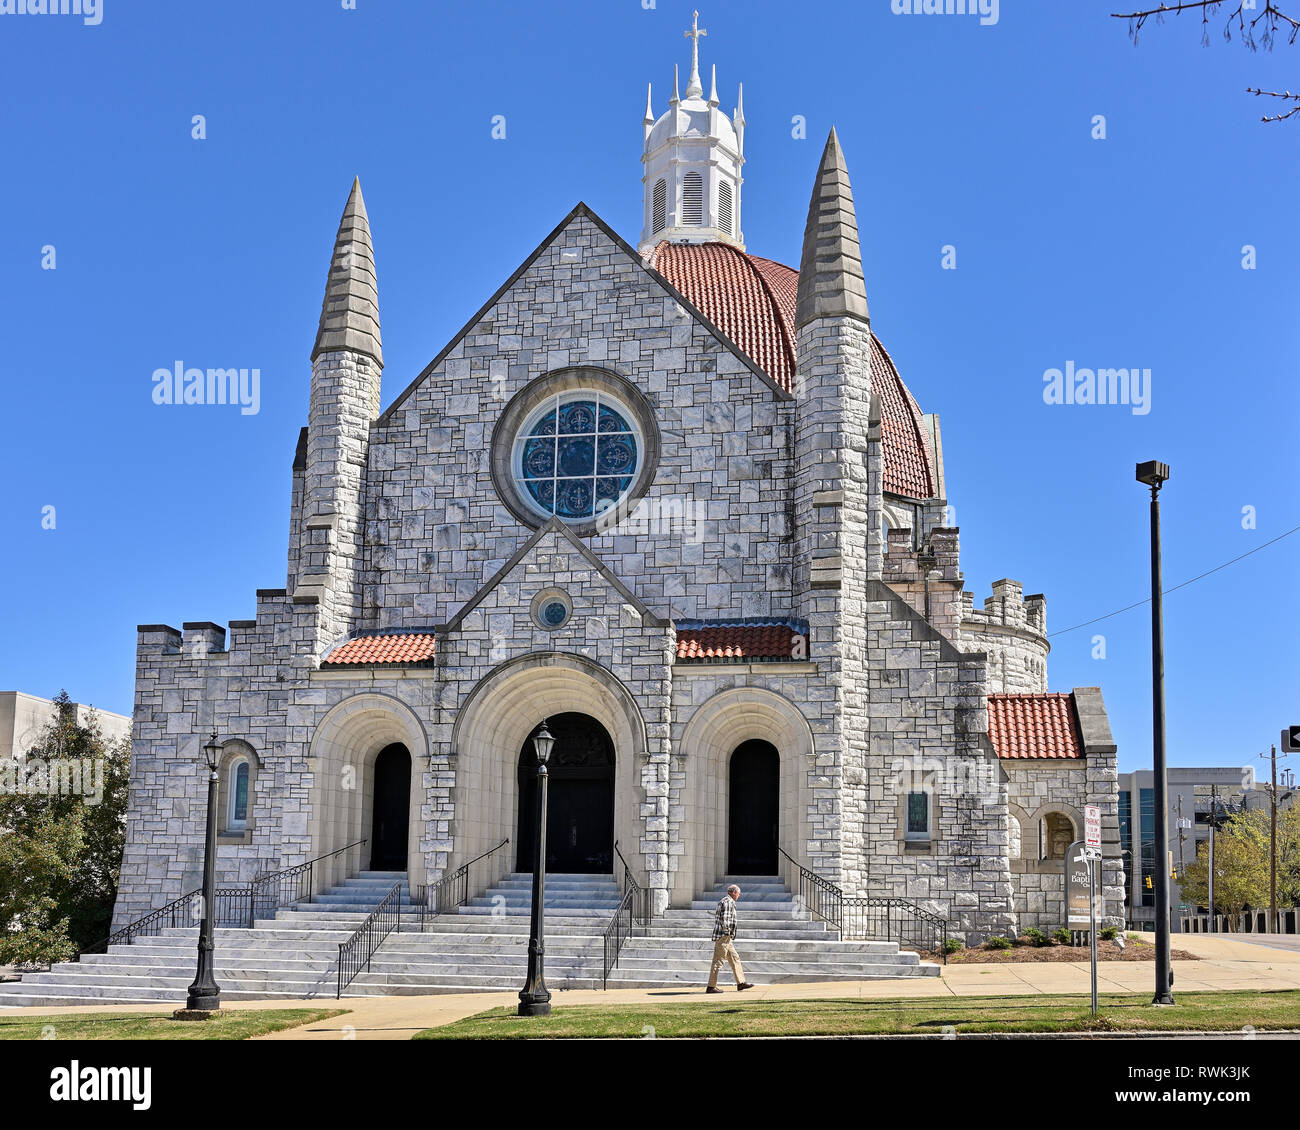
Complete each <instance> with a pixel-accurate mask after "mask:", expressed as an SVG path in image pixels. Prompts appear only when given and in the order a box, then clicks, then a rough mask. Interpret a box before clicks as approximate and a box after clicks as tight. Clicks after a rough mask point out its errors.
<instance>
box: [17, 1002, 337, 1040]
mask: <svg viewBox="0 0 1300 1130" xmlns="http://www.w3.org/2000/svg"><path fill="white" fill-rule="evenodd" d="M347 1011H348V1010H347V1009H345V1008H266V1009H261V1008H241V1009H227V1010H226V1012H225V1014H224V1015H223V1016H217V1017H214V1018H213V1019H211V1020H173V1019H172V1015H171V1013H170V1012H112V1013H109V1012H106V1013H103V1014H101V1015H98V1016H97V1015H94V1014H91V1013H73V1012H70V1013H67V1014H65V1015H52V1016H51V1015H47V1016H35V1015H22V1016H17V1015H14V1016H5V1015H3V1014H0V1040H247V1039H248V1038H249V1037H250V1036H264V1035H265V1034H266V1033H267V1032H278V1031H280V1029H281V1028H297V1027H298V1026H299V1025H300V1024H310V1023H312V1022H313V1021H316V1020H324V1019H325V1018H326V1017H329V1016H338V1015H339V1014H340V1013H342V1012H347Z"/></svg>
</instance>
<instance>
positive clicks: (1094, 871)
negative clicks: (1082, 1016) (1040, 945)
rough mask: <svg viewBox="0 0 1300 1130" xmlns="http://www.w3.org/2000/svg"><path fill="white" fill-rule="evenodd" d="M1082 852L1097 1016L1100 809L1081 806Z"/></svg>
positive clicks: (1095, 1012)
mask: <svg viewBox="0 0 1300 1130" xmlns="http://www.w3.org/2000/svg"><path fill="white" fill-rule="evenodd" d="M1083 824H1084V830H1085V831H1084V850H1085V851H1086V853H1087V855H1088V917H1089V919H1090V924H1089V930H1088V939H1089V946H1090V948H1091V950H1092V1014H1093V1016H1096V1015H1097V886H1098V882H1099V880H1100V879H1101V808H1100V807H1098V806H1097V805H1095V804H1085V805H1084V806H1083Z"/></svg>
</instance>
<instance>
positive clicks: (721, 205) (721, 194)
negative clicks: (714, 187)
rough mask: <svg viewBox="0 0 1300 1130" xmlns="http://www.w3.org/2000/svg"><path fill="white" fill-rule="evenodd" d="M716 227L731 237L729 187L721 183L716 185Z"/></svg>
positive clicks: (727, 184) (726, 183) (725, 182)
mask: <svg viewBox="0 0 1300 1130" xmlns="http://www.w3.org/2000/svg"><path fill="white" fill-rule="evenodd" d="M718 227H719V228H721V229H722V230H723V231H724V232H726V233H727V235H731V234H732V233H731V185H730V184H729V183H728V182H727V181H725V180H724V181H723V182H722V183H721V184H719V185H718Z"/></svg>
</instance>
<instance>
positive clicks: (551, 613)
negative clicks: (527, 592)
mask: <svg viewBox="0 0 1300 1130" xmlns="http://www.w3.org/2000/svg"><path fill="white" fill-rule="evenodd" d="M572 615H573V602H572V601H571V600H570V599H569V594H568V593H566V592H564V591H563V590H561V589H546V590H545V591H544V592H539V593H538V594H537V595H536V596H535V597H533V620H534V621H536V623H537V625H538V627H540V628H544V629H546V631H548V632H554V631H556V630H557V629H559V628H563V627H564V625H565V624H567V623H568V622H569V617H570V616H572Z"/></svg>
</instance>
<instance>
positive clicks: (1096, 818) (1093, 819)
mask: <svg viewBox="0 0 1300 1130" xmlns="http://www.w3.org/2000/svg"><path fill="white" fill-rule="evenodd" d="M1083 833H1084V838H1083V842H1084V843H1085V844H1087V845H1088V847H1101V809H1100V808H1098V807H1097V805H1095V804H1085V805H1084V806H1083Z"/></svg>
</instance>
